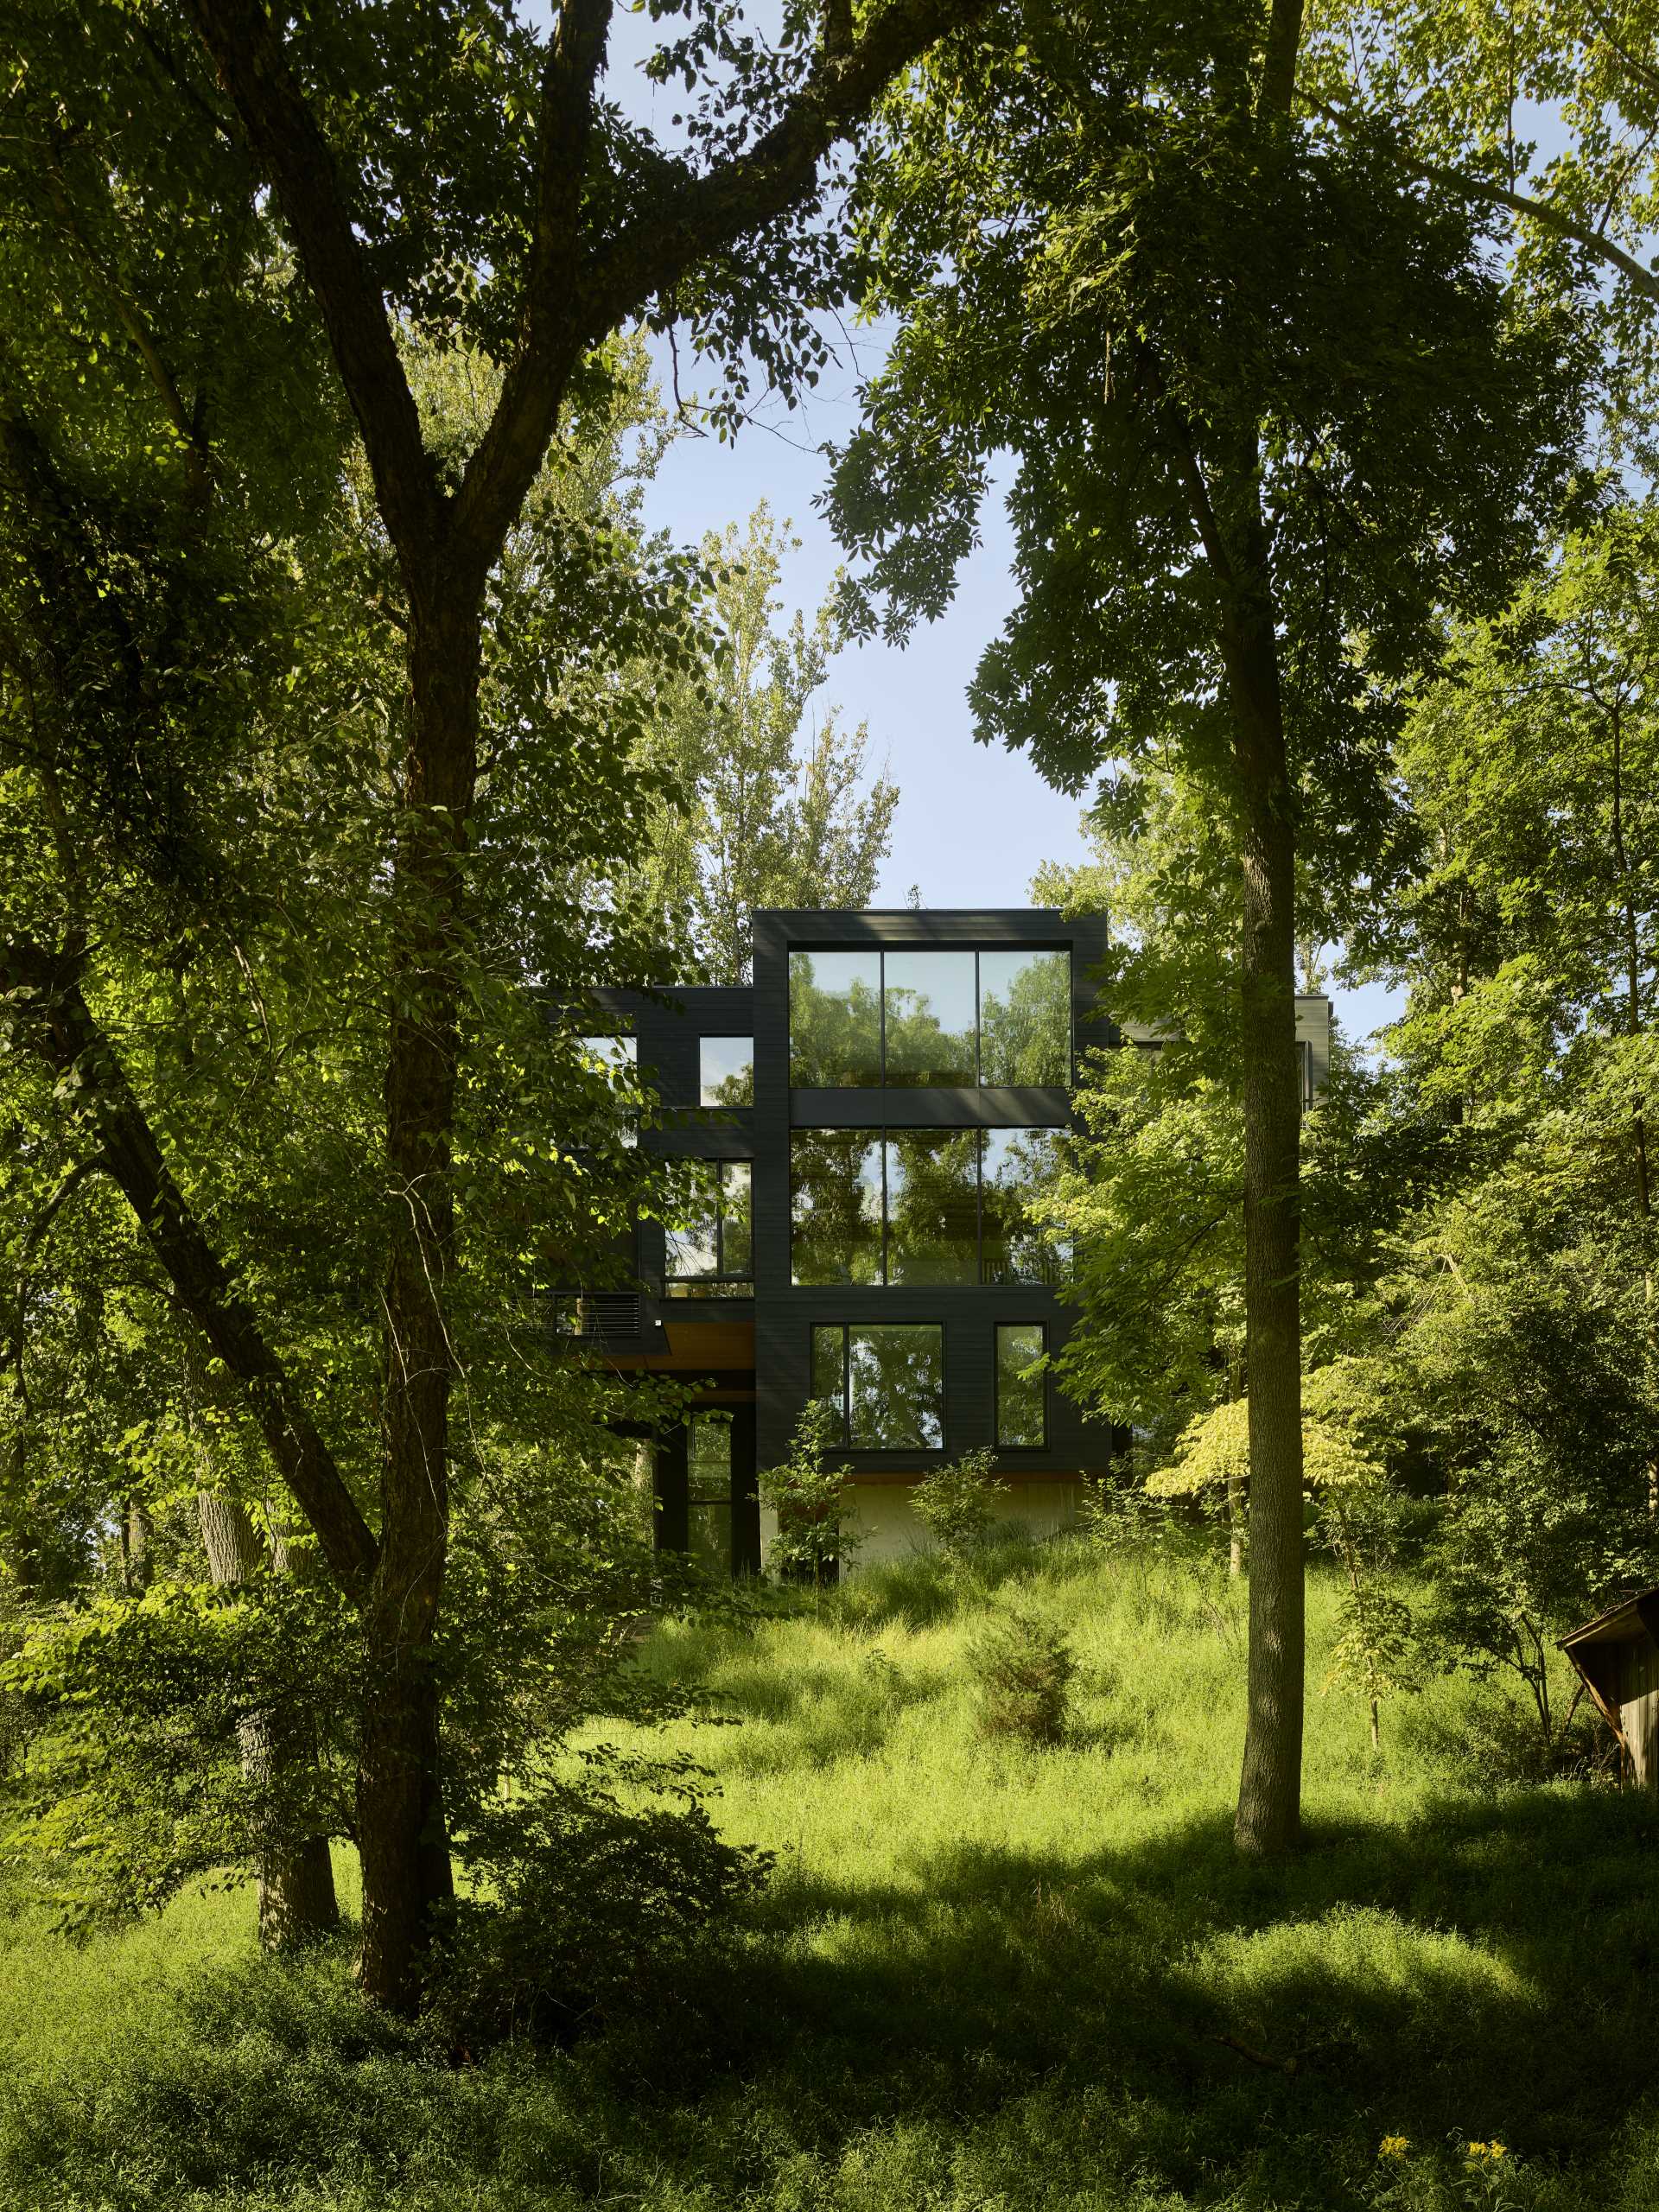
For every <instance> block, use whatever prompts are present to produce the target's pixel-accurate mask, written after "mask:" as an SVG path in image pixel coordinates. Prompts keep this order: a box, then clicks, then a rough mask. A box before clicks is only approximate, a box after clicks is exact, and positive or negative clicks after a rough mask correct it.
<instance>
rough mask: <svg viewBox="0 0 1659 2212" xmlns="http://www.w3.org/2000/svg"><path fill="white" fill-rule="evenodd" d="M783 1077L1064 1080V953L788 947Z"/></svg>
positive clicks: (914, 1082) (822, 1085)
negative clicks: (786, 1049) (786, 1074)
mask: <svg viewBox="0 0 1659 2212" xmlns="http://www.w3.org/2000/svg"><path fill="white" fill-rule="evenodd" d="M789 1023H790V1046H789V1079H790V1082H791V1084H793V1085H794V1087H795V1088H796V1089H797V1090H804V1089H809V1088H810V1089H814V1090H833V1089H837V1088H841V1087H843V1086H846V1085H849V1084H855V1085H865V1084H883V1083H885V1084H896V1085H900V1086H904V1087H907V1088H911V1089H914V1088H916V1087H917V1086H918V1085H921V1084H937V1085H940V1086H944V1087H949V1088H950V1089H965V1088H967V1087H969V1086H970V1085H972V1084H1022V1085H1027V1086H1042V1087H1045V1088H1046V1087H1049V1086H1052V1085H1064V1084H1069V1083H1070V1082H1071V954H1070V953H1069V952H1066V951H1064V950H1048V951H1014V950H1001V951H991V952H957V951H954V950H940V949H936V948H930V949H928V950H925V951H909V950H905V951H892V952H886V953H882V952H875V951H869V952H791V954H790V956H789Z"/></svg>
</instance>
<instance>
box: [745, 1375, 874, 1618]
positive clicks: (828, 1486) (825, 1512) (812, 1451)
mask: <svg viewBox="0 0 1659 2212" xmlns="http://www.w3.org/2000/svg"><path fill="white" fill-rule="evenodd" d="M834 1441H835V1416H834V1414H832V1412H831V1410H830V1408H829V1406H827V1405H826V1404H825V1403H824V1402H823V1400H822V1399H821V1398H814V1399H813V1400H811V1402H810V1403H809V1404H807V1405H806V1406H805V1407H804V1408H802V1412H801V1417H800V1419H799V1420H798V1421H797V1422H796V1424H795V1433H794V1434H793V1436H792V1437H791V1439H790V1444H789V1457H788V1459H785V1461H784V1462H783V1464H782V1465H781V1466H777V1467H768V1468H767V1469H766V1471H765V1472H764V1473H763V1474H762V1475H761V1476H760V1481H759V1484H758V1488H759V1490H760V1503H762V1505H765V1506H769V1507H770V1508H771V1509H772V1511H773V1512H774V1513H775V1514H776V1515H777V1516H778V1534H777V1535H775V1536H774V1537H773V1538H772V1545H771V1551H770V1557H771V1562H772V1566H773V1567H779V1568H780V1569H781V1570H782V1571H783V1572H784V1573H786V1574H794V1575H797V1576H799V1577H800V1578H801V1579H802V1580H804V1581H808V1582H810V1584H811V1585H812V1586H813V1588H814V1589H815V1590H823V1589H825V1588H827V1587H828V1586H829V1584H830V1583H831V1582H833V1581H834V1580H835V1579H836V1573H837V1571H838V1570H839V1569H840V1568H841V1567H843V1566H845V1565H846V1564H847V1563H848V1562H849V1560H851V1558H852V1555H853V1554H854V1553H855V1551H856V1550H857V1548H858V1546H859V1543H860V1541H861V1538H860V1537H859V1535H857V1533H856V1532H855V1529H854V1528H853V1526H852V1509H851V1506H850V1504H849V1499H848V1495H847V1478H848V1477H849V1475H850V1474H851V1473H852V1469H851V1468H850V1467H827V1466H825V1465H824V1464H823V1462H824V1459H825V1457H826V1456H827V1454H828V1452H829V1449H830V1446H831V1445H832V1444H833V1443H834Z"/></svg>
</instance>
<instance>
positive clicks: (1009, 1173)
mask: <svg viewBox="0 0 1659 2212" xmlns="http://www.w3.org/2000/svg"><path fill="white" fill-rule="evenodd" d="M1060 1165H1061V1154H1060V1145H1059V1138H1058V1134H1057V1132H1056V1131H1054V1130H1052V1129H986V1130H984V1131H982V1142H981V1147H980V1200H981V1221H982V1245H981V1254H980V1279H981V1281H984V1282H1053V1281H1056V1280H1057V1279H1058V1274H1059V1272H1060V1265H1061V1262H1063V1261H1064V1259H1065V1248H1064V1247H1063V1246H1062V1245H1060V1244H1059V1243H1056V1242H1055V1241H1053V1240H1052V1239H1051V1238H1050V1237H1048V1236H1046V1235H1045V1234H1044V1232H1043V1230H1042V1228H1041V1226H1040V1225H1039V1223H1038V1222H1037V1221H1036V1219H1035V1218H1034V1217H1033V1210H1032V1209H1033V1200H1034V1199H1035V1198H1038V1197H1039V1195H1040V1194H1041V1193H1042V1192H1044V1191H1045V1190H1046V1189H1047V1188H1048V1187H1049V1186H1050V1185H1052V1182H1053V1179H1054V1178H1055V1176H1056V1175H1058V1173H1059V1171H1060Z"/></svg>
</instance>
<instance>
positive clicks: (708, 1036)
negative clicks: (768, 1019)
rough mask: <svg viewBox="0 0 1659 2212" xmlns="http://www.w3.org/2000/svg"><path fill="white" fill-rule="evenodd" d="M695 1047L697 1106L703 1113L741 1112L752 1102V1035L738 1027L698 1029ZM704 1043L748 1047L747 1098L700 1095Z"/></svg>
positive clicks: (746, 1109)
mask: <svg viewBox="0 0 1659 2212" xmlns="http://www.w3.org/2000/svg"><path fill="white" fill-rule="evenodd" d="M705 1045H747V1046H748V1048H749V1095H748V1096H747V1098H741V1099H724V1098H705V1097H704V1096H703V1095H702V1048H703V1046H705ZM696 1047H697V1107H698V1109H699V1111H700V1112H702V1113H705V1114H743V1113H747V1111H748V1110H749V1109H750V1108H751V1107H752V1106H753V1104H754V1036H753V1032H752V1031H750V1032H748V1033H745V1032H744V1031H742V1030H739V1029H707V1030H699V1031H698V1033H697V1036H696Z"/></svg>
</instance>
